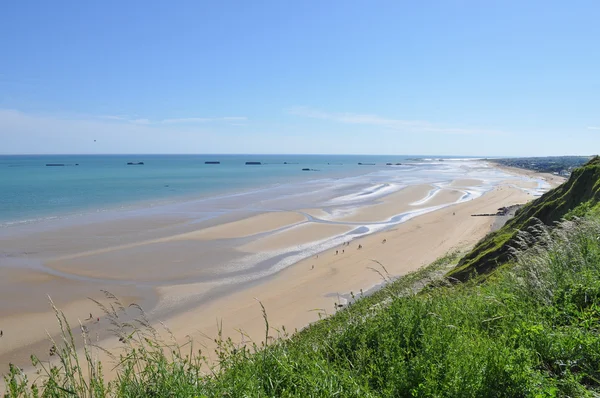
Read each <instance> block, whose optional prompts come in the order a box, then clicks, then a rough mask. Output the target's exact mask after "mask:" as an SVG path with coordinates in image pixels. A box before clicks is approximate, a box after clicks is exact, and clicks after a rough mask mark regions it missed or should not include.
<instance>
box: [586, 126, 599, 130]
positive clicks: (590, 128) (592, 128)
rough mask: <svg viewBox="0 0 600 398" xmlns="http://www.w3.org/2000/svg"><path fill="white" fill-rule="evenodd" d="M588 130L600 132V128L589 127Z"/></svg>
mask: <svg viewBox="0 0 600 398" xmlns="http://www.w3.org/2000/svg"><path fill="white" fill-rule="evenodd" d="M587 129H588V130H600V127H594V126H588V128H587Z"/></svg>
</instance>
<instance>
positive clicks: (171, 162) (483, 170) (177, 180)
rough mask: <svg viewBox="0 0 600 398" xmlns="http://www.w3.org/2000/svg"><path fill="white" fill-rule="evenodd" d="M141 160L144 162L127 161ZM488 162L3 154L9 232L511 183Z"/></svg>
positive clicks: (0, 167) (0, 213)
mask: <svg viewBox="0 0 600 398" xmlns="http://www.w3.org/2000/svg"><path fill="white" fill-rule="evenodd" d="M138 161H141V162H144V165H127V162H138ZM205 161H220V162H221V164H218V165H210V164H208V165H207V164H205V163H204V162H205ZM245 162H261V163H262V164H261V165H259V166H252V165H246V164H245ZM48 163H61V164H65V166H62V167H48V166H46V164H48ZM358 163H369V164H374V165H359V164H358ZM386 163H393V164H394V165H393V166H389V165H386ZM396 163H402V165H401V166H396ZM482 165H483V163H482V162H474V161H473V160H470V159H455V158H436V159H424V158H422V157H419V156H357V155H352V156H350V155H348V156H340V155H102V156H101V155H97V156H96V155H83V156H77V155H44V156H0V228H1V227H10V226H15V225H21V224H30V223H36V222H39V221H45V220H53V219H56V218H64V217H66V216H70V215H75V214H92V213H103V212H110V211H111V210H130V209H149V208H153V209H155V211H158V212H160V211H161V210H165V209H167V208H168V209H170V210H171V211H175V210H174V209H175V208H174V207H173V206H174V205H175V204H179V205H180V206H179V207H177V208H176V211H178V212H185V211H186V209H188V208H190V207H188V208H186V207H185V206H181V204H185V203H190V202H194V203H195V206H194V211H195V212H196V213H197V209H198V208H199V207H200V208H202V210H203V211H204V212H205V214H204V215H203V216H202V217H200V219H202V220H204V219H206V218H207V217H211V216H214V215H219V214H223V212H224V211H226V210H232V209H240V208H242V207H243V208H245V209H246V210H250V211H265V210H266V211H271V210H285V209H299V208H303V207H304V208H306V207H307V206H317V207H327V206H334V205H335V206H338V207H339V206H340V205H347V206H351V205H352V204H353V203H356V204H358V203H362V204H364V203H366V202H369V201H372V200H375V199H377V198H378V197H381V196H384V195H385V194H388V193H390V192H392V191H395V190H398V189H401V188H402V187H404V186H407V185H411V184H418V183H431V184H444V183H449V182H450V181H452V180H453V179H456V178H478V179H482V180H484V181H488V182H489V183H490V184H491V183H492V182H493V180H495V179H499V178H501V177H505V175H502V173H500V172H499V171H497V170H496V169H493V168H489V167H482ZM303 168H309V169H311V171H302V169H303ZM313 170H314V171H313ZM490 186H491V185H490ZM165 206H167V207H165ZM168 206H171V207H168ZM194 217H195V215H192V217H190V218H194Z"/></svg>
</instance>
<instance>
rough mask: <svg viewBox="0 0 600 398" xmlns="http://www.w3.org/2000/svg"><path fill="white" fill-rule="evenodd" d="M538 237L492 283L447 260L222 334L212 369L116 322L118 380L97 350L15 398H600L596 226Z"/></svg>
mask: <svg viewBox="0 0 600 398" xmlns="http://www.w3.org/2000/svg"><path fill="white" fill-rule="evenodd" d="M538 232H539V233H538V235H539V236H541V238H538V242H540V243H541V244H538V245H535V246H533V247H529V245H528V244H526V241H525V240H523V239H521V240H520V242H521V246H522V250H520V251H518V252H516V253H514V263H513V265H514V266H513V267H505V268H503V269H501V270H499V271H498V272H497V273H496V274H495V277H494V278H492V279H489V280H487V281H485V282H484V283H476V282H474V281H472V282H467V283H464V284H459V285H446V284H444V282H443V280H438V281H437V282H431V279H432V278H433V275H435V274H436V273H439V272H440V270H443V269H444V267H445V266H447V264H448V263H449V262H450V263H451V262H452V261H453V260H454V259H455V258H456V256H454V257H449V258H445V259H442V260H440V261H438V262H437V263H435V264H434V265H432V266H431V267H429V268H426V269H424V270H421V271H420V272H419V274H417V275H412V276H409V277H408V278H403V279H400V280H398V281H395V282H391V283H389V284H388V285H387V287H386V288H384V289H382V290H380V291H379V292H377V294H375V295H373V296H369V297H365V298H363V299H359V300H357V301H356V302H355V303H353V304H351V305H349V306H348V307H346V308H345V309H343V310H341V311H338V312H337V313H336V314H335V315H333V316H331V317H329V318H327V319H326V320H324V321H322V322H317V323H316V324H314V325H312V326H311V327H309V328H307V329H305V330H303V331H301V332H299V333H297V334H295V335H293V336H291V337H290V336H287V335H286V334H285V331H282V333H281V339H279V340H275V341H273V342H272V343H269V344H268V345H267V344H265V343H263V344H252V345H245V346H242V345H236V344H234V343H233V342H232V341H231V340H226V341H223V340H220V339H217V342H218V350H217V352H218V358H219V360H218V365H219V369H218V370H217V369H216V368H213V372H214V373H211V372H209V373H208V374H207V373H206V372H205V370H206V368H203V365H204V366H205V362H204V359H203V357H202V356H201V354H200V353H198V352H195V351H194V350H192V349H191V345H190V346H184V347H178V346H176V345H172V344H167V343H164V342H161V340H160V339H159V338H158V337H156V335H155V334H154V333H151V332H149V331H148V325H145V326H143V327H141V328H140V327H139V326H138V327H136V328H132V329H130V326H131V325H129V326H127V325H120V326H119V327H117V328H116V330H117V332H118V333H121V334H125V336H124V337H126V339H127V340H126V341H127V343H126V346H127V347H128V348H127V349H126V351H125V352H124V354H123V355H122V356H121V358H120V365H119V376H118V378H117V379H116V380H115V381H113V382H110V383H106V382H105V381H104V380H103V378H102V372H101V371H100V370H101V368H100V365H99V364H97V363H95V362H94V361H93V359H92V356H90V357H89V361H88V364H81V366H79V365H78V364H75V363H74V361H73V360H61V364H59V365H58V367H56V368H54V369H51V370H50V369H49V370H48V373H47V375H46V376H45V377H44V378H43V380H45V381H44V385H43V386H41V388H40V389H39V390H38V391H36V390H33V389H32V388H31V381H30V380H27V379H25V376H24V375H22V374H21V372H20V371H19V370H18V369H17V368H15V367H13V368H12V370H11V373H10V374H9V375H7V382H8V385H9V387H10V389H9V391H8V396H11V397H18V396H26V397H34V396H48V397H54V396H56V397H60V396H80V397H92V396H94V397H96V396H124V397H129V396H131V397H133V396H135V397H138V396H147V397H159V396H160V397H166V396H173V397H238V396H256V397H259V396H264V397H286V396H287V397H292V396H298V397H307V396H322V397H330V396H343V397H353V396H354V397H369V396H372V397H375V396H378V397H379V396H390V397H392V396H394V397H397V396H423V397H425V396H448V397H482V396H486V397H523V396H532V397H554V396H586V395H590V396H591V395H592V393H594V392H598V391H600V334H599V333H598V328H599V327H600V240H599V237H600V222H599V221H598V220H597V219H596V218H592V217H590V218H588V219H585V220H579V219H577V220H575V221H565V222H564V223H563V224H562V225H561V226H560V227H558V228H557V229H555V230H554V231H553V232H550V231H549V230H548V229H546V228H542V229H541V230H540V231H538ZM523 238H526V236H524V237H523ZM423 279H425V280H429V281H430V283H428V285H427V287H426V288H425V289H423V290H421V291H420V292H419V293H416V292H415V289H414V288H415V282H417V281H422V280H423ZM110 311H118V310H112V309H109V312H110ZM59 314H60V313H59ZM265 319H267V320H268V318H266V317H265ZM142 324H143V323H142ZM267 325H268V323H267ZM130 330H133V331H134V332H131V331H130ZM266 331H268V332H271V333H272V330H271V329H270V328H267V329H266ZM66 335H67V336H68V333H67V334H66ZM71 344H72V342H71V340H70V339H69V338H66V339H65V341H63V342H62V343H60V344H58V342H57V345H58V346H59V348H58V352H59V355H60V356H63V355H66V356H69V355H72V352H73V350H74V348H73V347H72V346H71ZM70 353H71V354H70ZM71 358H72V357H71ZM88 366H91V368H92V369H93V371H90V372H88V369H87V367H88ZM81 374H83V375H87V376H86V377H80V375H81ZM89 378H91V381H90V380H89ZM41 380H42V379H41ZM36 394H37V395H36Z"/></svg>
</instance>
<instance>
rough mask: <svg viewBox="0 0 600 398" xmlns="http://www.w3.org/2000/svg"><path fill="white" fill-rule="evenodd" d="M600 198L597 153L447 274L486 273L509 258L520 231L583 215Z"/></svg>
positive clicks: (479, 245) (452, 275)
mask: <svg viewBox="0 0 600 398" xmlns="http://www.w3.org/2000/svg"><path fill="white" fill-rule="evenodd" d="M599 200H600V158H599V157H598V156H596V157H594V158H592V159H591V160H590V161H589V162H587V163H586V164H585V165H584V166H582V167H580V168H577V169H575V170H574V171H573V173H572V174H571V177H570V178H569V180H568V181H567V182H565V183H564V184H562V185H561V186H559V187H557V188H556V189H553V190H551V191H549V192H547V193H546V194H544V195H543V196H541V197H539V198H538V199H536V200H534V201H532V202H530V203H529V204H527V205H526V206H524V207H523V208H522V209H520V210H519V211H518V212H517V214H516V215H515V217H514V218H512V219H511V220H509V221H508V222H507V223H506V225H505V226H504V227H503V228H501V229H499V230H498V231H496V232H494V233H491V234H489V235H488V236H486V237H485V238H484V239H482V240H481V241H480V242H479V243H478V244H477V245H476V246H475V248H474V249H473V250H472V251H471V252H470V253H469V254H467V255H466V256H465V257H463V259H462V260H461V261H460V262H459V264H458V266H457V267H456V268H455V269H454V270H452V272H450V273H449V276H451V277H452V278H456V279H458V280H461V281H465V280H466V279H468V278H469V277H471V276H473V275H481V274H487V273H489V272H490V271H491V270H493V269H495V268H496V267H498V266H499V265H501V264H503V263H505V262H506V261H508V259H509V254H510V248H511V247H513V246H515V245H516V238H517V233H518V232H519V231H526V230H532V229H534V227H535V226H536V225H538V224H540V223H542V224H544V225H546V226H552V225H553V224H554V223H555V222H557V221H559V220H561V219H562V218H563V217H565V216H575V215H582V214H584V213H585V212H587V211H588V210H590V209H591V208H593V207H594V206H596V204H597V203H598V201H599Z"/></svg>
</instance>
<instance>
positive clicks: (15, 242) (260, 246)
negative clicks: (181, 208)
mask: <svg viewBox="0 0 600 398" xmlns="http://www.w3.org/2000/svg"><path fill="white" fill-rule="evenodd" d="M512 172H513V174H514V171H512ZM529 176H530V177H533V178H539V176H537V175H535V174H530V175H529ZM553 177H554V176H553ZM560 181H561V180H558V179H552V180H548V182H549V183H550V184H557V183H558V182H560ZM480 183H481V181H479V180H472V179H466V180H455V181H454V182H453V183H452V184H450V185H449V186H447V187H445V188H443V189H440V190H438V191H437V193H436V194H435V195H434V196H432V197H430V198H428V197H427V196H428V195H429V194H430V192H431V191H432V189H433V188H434V187H433V186H432V185H430V184H422V185H415V186H411V187H408V188H405V189H404V190H400V191H397V192H395V193H392V194H390V195H388V196H386V197H384V198H382V199H380V200H377V201H376V203H372V204H369V205H366V206H361V207H357V208H353V207H352V206H344V207H341V206H340V207H339V208H337V209H336V208H334V207H333V206H332V207H331V208H326V209H325V208H323V209H308V210H298V211H280V212H268V213H262V214H256V215H251V216H250V217H245V218H243V219H240V220H233V221H229V222H226V223H222V224H219V225H211V226H208V227H202V225H200V226H194V225H189V224H188V223H186V222H185V220H183V219H180V218H172V219H169V218H161V219H160V220H157V221H151V220H145V219H141V220H130V221H129V222H123V221H115V224H111V223H110V222H108V223H104V224H102V225H101V226H98V225H96V226H87V227H86V226H83V227H78V228H70V229H65V230H64V231H63V233H61V234H53V233H51V232H48V233H46V234H45V233H43V232H40V233H37V234H35V235H34V237H33V238H32V237H31V236H24V237H18V236H17V237H12V238H11V239H10V240H9V241H7V242H6V243H2V245H0V253H4V257H2V260H3V261H4V264H8V265H9V266H8V268H7V269H6V270H3V280H2V281H0V292H1V293H0V296H1V297H2V298H3V305H0V329H3V330H4V337H3V338H2V339H1V340H0V366H1V364H7V363H8V362H13V363H17V364H20V365H22V366H25V365H27V364H28V358H29V355H30V354H32V353H38V354H40V356H42V357H44V352H45V350H46V349H47V346H48V344H49V343H47V340H46V334H47V333H46V329H47V332H48V333H49V334H51V335H55V334H56V333H57V332H58V328H57V325H56V322H55V321H54V320H53V313H52V311H51V310H50V309H49V307H48V305H47V303H46V301H45V299H44V297H45V295H46V294H50V295H51V296H52V297H53V298H54V299H55V301H56V302H57V304H58V305H59V306H60V307H61V308H63V309H64V310H65V312H66V314H67V317H68V319H69V320H70V321H71V323H72V324H73V325H75V324H77V320H78V319H81V320H84V319H85V318H87V317H88V316H89V313H90V312H91V313H93V314H97V313H99V311H98V308H97V306H96V305H95V304H94V303H92V302H91V301H89V300H86V299H85V297H87V296H90V297H93V298H95V299H102V297H103V295H102V293H101V292H100V291H99V290H100V289H106V290H109V291H111V292H113V293H115V294H116V295H117V296H119V297H121V298H123V300H124V302H125V303H130V302H138V303H141V304H142V305H143V306H144V307H145V308H146V309H147V310H149V311H150V312H149V314H150V316H151V318H152V319H153V320H154V321H156V322H158V321H159V320H162V321H164V322H165V324H166V325H167V326H168V327H169V328H170V329H171V331H172V332H173V333H174V335H175V336H176V337H177V338H178V339H180V341H185V339H187V337H186V336H191V337H193V338H195V339H199V340H203V337H202V336H211V337H213V336H215V335H216V332H217V327H216V325H217V322H216V320H217V319H219V320H221V321H222V325H223V332H224V335H225V336H232V337H234V338H235V339H239V332H236V330H240V329H242V330H244V331H245V332H246V333H247V334H248V336H250V337H251V338H253V339H256V340H260V338H261V336H264V329H263V325H264V323H263V319H262V315H261V311H260V306H259V305H258V303H257V302H256V300H255V298H257V299H259V300H261V302H262V303H263V304H264V305H265V307H266V309H267V312H268V315H269V320H270V323H271V325H273V326H274V327H280V326H282V325H285V326H286V328H287V330H293V329H295V328H302V327H304V326H306V325H307V324H309V323H310V322H314V321H316V320H317V319H318V318H319V314H318V313H319V312H324V313H332V312H333V310H334V304H335V303H337V302H338V301H339V299H338V294H339V295H344V294H348V293H349V292H351V291H352V292H355V293H357V292H358V291H359V290H360V289H363V290H365V291H366V290H368V289H369V288H371V287H373V286H375V285H377V284H378V283H379V282H380V276H379V275H378V274H376V273H375V272H373V271H372V270H370V269H369V267H373V266H375V265H376V264H375V263H374V262H373V260H376V261H380V262H381V263H383V264H384V265H385V266H386V268H387V269H388V271H389V272H390V274H392V275H394V276H399V275H402V274H405V273H407V272H410V271H412V270H415V269H417V268H419V267H420V266H422V265H424V264H427V263H429V262H431V261H433V260H435V259H436V258H437V257H439V256H441V255H444V254H445V253H447V252H448V251H449V250H451V249H454V248H466V247H468V246H470V245H472V244H474V243H475V242H476V241H477V240H479V239H481V238H482V237H483V236H484V235H485V234H486V233H487V232H488V231H489V230H490V227H491V223H492V221H493V220H492V219H491V218H487V217H471V214H475V213H488V212H495V211H496V209H497V208H499V207H502V206H510V205H513V204H520V203H525V202H527V201H528V200H531V199H532V198H533V196H532V195H531V194H530V193H528V192H526V191H524V190H522V189H519V188H517V187H515V186H522V188H528V189H529V188H531V182H530V181H523V180H520V179H518V178H516V179H515V178H510V179H507V180H506V182H504V183H502V184H499V185H497V186H496V187H495V188H493V189H492V190H491V191H490V192H488V193H486V194H485V195H483V196H481V197H476V198H474V199H473V200H469V201H465V202H462V203H458V204H454V203H455V202H457V201H459V200H460V199H461V198H462V197H464V195H465V189H461V188H468V187H471V186H473V185H477V184H480ZM415 203H418V204H415ZM443 206H447V207H443ZM417 210H422V211H423V212H425V211H430V210H435V211H430V212H426V213H425V214H420V215H418V216H416V217H414V218H412V219H410V220H408V221H406V222H403V223H400V224H397V225H395V226H393V227H391V228H383V227H381V224H379V223H380V222H382V221H385V220H389V219H391V218H393V217H395V216H398V215H400V214H403V213H406V212H413V211H417ZM138 222H139V224H136V223H138ZM111 225H112V226H111ZM378 228H379V229H381V230H382V231H381V232H377V233H373V234H367V235H365V233H367V232H365V229H366V230H369V231H377V230H378ZM353 233H354V235H353ZM32 239H34V240H32ZM383 239H386V240H387V242H386V243H382V241H383ZM342 242H350V245H349V246H342ZM359 244H360V245H362V249H360V250H359V249H358V245H359ZM324 245H325V246H324ZM323 247H326V250H325V251H321V250H322V248H323ZM313 248H314V253H311V250H313ZM11 250H12V252H11ZM300 250H302V252H300ZM336 251H337V252H338V254H335V253H336ZM296 252H298V253H297V254H294V255H291V256H289V258H286V261H288V260H289V261H288V262H289V263H290V264H291V263H293V265H291V266H288V265H285V264H284V265H281V264H280V263H278V262H277V261H279V257H277V256H280V255H282V253H296ZM11 253H12V254H11ZM17 253H28V254H26V256H25V257H24V258H25V259H26V260H27V261H28V262H27V267H20V261H24V260H23V258H21V257H19V256H18V255H17ZM40 253H43V256H41V254H40ZM317 253H318V254H317ZM307 254H310V255H308V257H307ZM11 255H12V257H11ZM303 257H307V258H304V259H303ZM33 260H35V261H37V262H38V263H39V264H38V263H35V264H36V265H35V266H32V265H31V264H34V262H32V261H33ZM294 260H295V261H294ZM24 264H25V263H24ZM280 268H281V270H280ZM9 288H10V289H11V290H8V289H9ZM7 292H9V293H7ZM28 292H35V293H33V294H29V293H28ZM12 300H14V301H15V302H16V303H18V304H13V303H12V302H11V301H12ZM315 310H318V311H315ZM98 316H99V315H98ZM94 317H96V315H94ZM87 322H88V323H89V324H90V327H93V328H94V329H93V332H97V333H98V334H99V340H101V345H102V346H103V347H105V348H107V349H109V350H110V349H114V348H115V346H116V345H118V342H117V341H115V340H116V339H114V338H110V337H109V335H108V334H107V333H106V329H108V326H109V325H107V324H106V322H105V320H104V319H103V318H102V317H100V322H92V321H91V320H90V321H87ZM5 370H6V369H3V368H2V367H0V371H5Z"/></svg>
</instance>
